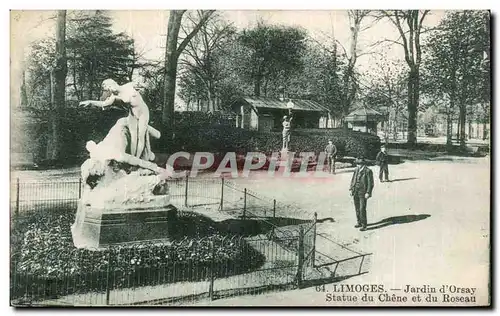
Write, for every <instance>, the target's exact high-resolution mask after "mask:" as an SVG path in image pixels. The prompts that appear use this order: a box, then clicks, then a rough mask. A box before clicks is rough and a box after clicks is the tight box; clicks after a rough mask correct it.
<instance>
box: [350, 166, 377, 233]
mask: <svg viewBox="0 0 500 316" xmlns="http://www.w3.org/2000/svg"><path fill="white" fill-rule="evenodd" d="M356 164H357V167H356V170H355V171H354V174H353V176H352V179H351V187H350V189H349V190H350V191H351V196H352V197H353V199H354V207H355V209H356V218H357V220H358V223H357V224H356V225H355V226H354V227H355V228H360V227H361V228H360V231H365V230H366V225H367V220H366V202H367V200H368V199H369V198H370V197H371V196H372V191H373V172H372V171H371V170H370V168H368V167H367V166H366V160H365V158H364V157H359V158H358V159H356Z"/></svg>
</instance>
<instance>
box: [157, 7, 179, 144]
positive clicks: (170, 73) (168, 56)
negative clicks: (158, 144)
mask: <svg viewBox="0 0 500 316" xmlns="http://www.w3.org/2000/svg"><path fill="white" fill-rule="evenodd" d="M183 15H184V11H178V10H171V11H170V16H169V18H168V31H167V47H166V49H165V81H164V86H165V88H164V92H163V109H162V116H161V121H162V123H163V128H164V135H165V136H166V137H165V139H167V140H170V138H171V136H172V132H173V124H174V111H175V84H176V79H177V60H178V58H179V54H178V52H177V41H178V38H179V30H180V27H181V21H182V16H183Z"/></svg>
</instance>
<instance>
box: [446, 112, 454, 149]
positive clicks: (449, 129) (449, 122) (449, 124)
mask: <svg viewBox="0 0 500 316" xmlns="http://www.w3.org/2000/svg"><path fill="white" fill-rule="evenodd" d="M452 128H453V120H452V117H451V111H448V112H447V113H446V149H447V150H448V151H451V149H452V148H453V142H452V138H453V132H452Z"/></svg>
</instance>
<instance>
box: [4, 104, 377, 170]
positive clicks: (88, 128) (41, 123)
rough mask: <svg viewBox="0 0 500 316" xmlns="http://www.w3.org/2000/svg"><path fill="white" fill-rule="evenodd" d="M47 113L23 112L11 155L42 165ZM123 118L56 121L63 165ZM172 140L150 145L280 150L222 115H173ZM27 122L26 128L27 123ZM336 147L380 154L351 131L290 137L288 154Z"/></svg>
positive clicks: (84, 114) (154, 117) (367, 137)
mask: <svg viewBox="0 0 500 316" xmlns="http://www.w3.org/2000/svg"><path fill="white" fill-rule="evenodd" d="M48 115H49V114H48V112H43V111H41V112H34V111H26V112H24V113H23V115H21V116H17V117H16V122H15V124H16V126H18V127H19V128H20V129H19V130H18V131H17V132H13V133H12V142H11V143H12V152H19V153H27V152H30V153H34V156H35V159H36V160H37V162H38V163H40V162H42V161H43V160H44V159H45V154H44V151H45V148H46V147H47V141H48V139H49V137H50V122H49V120H48V118H47V117H48ZM125 115H126V112H125V111H123V110H118V109H110V110H106V111H101V110H98V109H82V108H67V109H65V111H64V113H63V114H62V117H61V122H62V131H63V133H62V142H63V145H62V146H63V153H64V157H63V159H62V160H63V162H64V163H66V164H69V165H71V164H72V165H75V164H80V163H82V162H83V161H84V159H85V158H86V156H87V152H86V150H85V143H86V142H87V141H88V140H94V141H96V142H98V141H101V140H102V139H103V138H104V137H105V136H106V134H107V132H108V131H109V129H110V128H111V127H112V126H113V125H114V124H115V122H116V120H118V119H119V118H121V117H124V116H125ZM160 120H161V113H159V112H154V113H151V120H150V125H152V126H154V127H155V128H157V129H159V130H162V127H161V124H160V122H159V121H160ZM175 121H176V128H175V135H174V139H173V140H172V141H171V142H169V141H168V140H167V139H165V138H163V139H160V140H152V142H151V146H152V148H153V151H154V152H156V153H162V152H163V153H172V152H175V151H179V150H185V151H190V152H196V151H208V152H229V151H235V152H238V153H245V152H248V151H265V152H273V151H279V150H280V149H281V146H282V136H281V133H280V132H270V133H263V132H256V131H249V130H243V129H238V128H236V127H234V124H233V122H234V121H233V120H232V119H231V118H230V117H228V116H225V115H209V114H206V113H190V112H186V113H176V117H175ZM27 122H29V123H27ZM329 139H331V140H332V141H333V142H334V144H335V145H336V146H337V149H338V151H339V155H341V156H353V157H356V156H359V155H364V156H366V158H369V159H373V158H374V157H375V155H376V153H377V151H378V149H379V146H380V139H379V138H378V136H375V135H371V134H367V133H361V132H354V131H350V130H342V129H332V130H321V131H320V130H318V132H317V133H315V132H310V131H307V132H303V131H302V132H301V131H300V130H296V131H293V130H292V136H291V142H290V143H291V150H292V151H296V152H304V151H313V152H316V153H318V152H320V151H323V150H324V148H325V146H326V144H327V142H328V140H329Z"/></svg>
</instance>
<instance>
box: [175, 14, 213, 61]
mask: <svg viewBox="0 0 500 316" xmlns="http://www.w3.org/2000/svg"><path fill="white" fill-rule="evenodd" d="M214 12H215V10H208V11H205V12H204V14H203V16H202V18H201V19H200V21H198V23H197V24H196V26H195V27H194V28H193V29H192V30H191V32H190V33H189V34H188V35H187V36H186V37H185V38H184V40H183V41H182V42H181V44H180V45H179V46H178V47H177V55H180V53H182V52H183V51H184V49H185V48H186V46H187V44H188V43H189V41H190V40H191V39H192V38H193V37H194V36H195V35H196V33H198V31H199V30H200V29H201V27H202V26H203V24H204V23H206V22H207V20H208V19H209V18H210V16H211V15H212V14H213V13H214Z"/></svg>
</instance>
